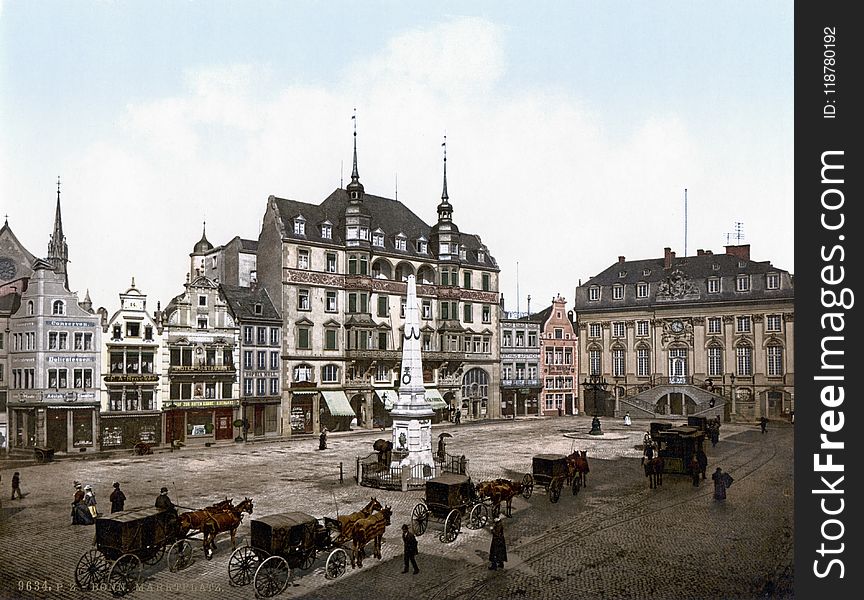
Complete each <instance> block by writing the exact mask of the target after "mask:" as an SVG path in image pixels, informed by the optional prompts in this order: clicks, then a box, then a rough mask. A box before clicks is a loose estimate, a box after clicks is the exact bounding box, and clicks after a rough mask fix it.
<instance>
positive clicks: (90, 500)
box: [84, 484, 99, 519]
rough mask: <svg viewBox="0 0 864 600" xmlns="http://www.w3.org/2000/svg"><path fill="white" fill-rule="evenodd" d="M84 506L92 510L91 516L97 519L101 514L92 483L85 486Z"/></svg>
mask: <svg viewBox="0 0 864 600" xmlns="http://www.w3.org/2000/svg"><path fill="white" fill-rule="evenodd" d="M84 506H86V507H87V510H88V511H90V516H91V517H93V518H94V519H95V518H96V517H98V516H99V511H98V510H97V509H96V493H95V492H94V491H93V486H91V485H90V484H87V485H85V486H84Z"/></svg>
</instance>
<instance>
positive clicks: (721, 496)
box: [711, 467, 726, 500]
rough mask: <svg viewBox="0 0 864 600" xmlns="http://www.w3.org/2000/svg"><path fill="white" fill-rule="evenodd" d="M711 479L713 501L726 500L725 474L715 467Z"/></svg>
mask: <svg viewBox="0 0 864 600" xmlns="http://www.w3.org/2000/svg"><path fill="white" fill-rule="evenodd" d="M711 479H712V480H713V481H714V499H715V500H725V499H726V474H725V473H724V472H723V469H721V468H720V467H717V470H716V471H714V474H713V475H712V476H711Z"/></svg>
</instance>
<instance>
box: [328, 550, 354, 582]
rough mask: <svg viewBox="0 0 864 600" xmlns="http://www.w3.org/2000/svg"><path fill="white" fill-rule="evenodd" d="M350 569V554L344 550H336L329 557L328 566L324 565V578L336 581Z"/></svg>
mask: <svg viewBox="0 0 864 600" xmlns="http://www.w3.org/2000/svg"><path fill="white" fill-rule="evenodd" d="M347 568H348V553H347V552H345V550H343V549H342V548H336V549H335V550H334V551H333V552H331V553H330V556H328V557H327V564H326V565H324V577H326V578H327V579H336V578H338V577H342V576H343V575H344V574H345V570H346V569H347Z"/></svg>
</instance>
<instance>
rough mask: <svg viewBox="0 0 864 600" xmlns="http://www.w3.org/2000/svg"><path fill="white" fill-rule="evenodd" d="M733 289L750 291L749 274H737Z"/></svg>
mask: <svg viewBox="0 0 864 600" xmlns="http://www.w3.org/2000/svg"><path fill="white" fill-rule="evenodd" d="M735 291H736V292H749V291H750V276H749V275H739V276H738V277H737V278H736V279H735Z"/></svg>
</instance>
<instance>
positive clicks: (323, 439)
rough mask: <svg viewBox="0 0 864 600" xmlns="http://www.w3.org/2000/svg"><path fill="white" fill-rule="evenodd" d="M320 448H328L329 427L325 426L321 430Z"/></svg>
mask: <svg viewBox="0 0 864 600" xmlns="http://www.w3.org/2000/svg"><path fill="white" fill-rule="evenodd" d="M318 449H319V450H326V449H327V428H326V427H324V428H323V429H322V430H321V435H320V436H319V437H318Z"/></svg>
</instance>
